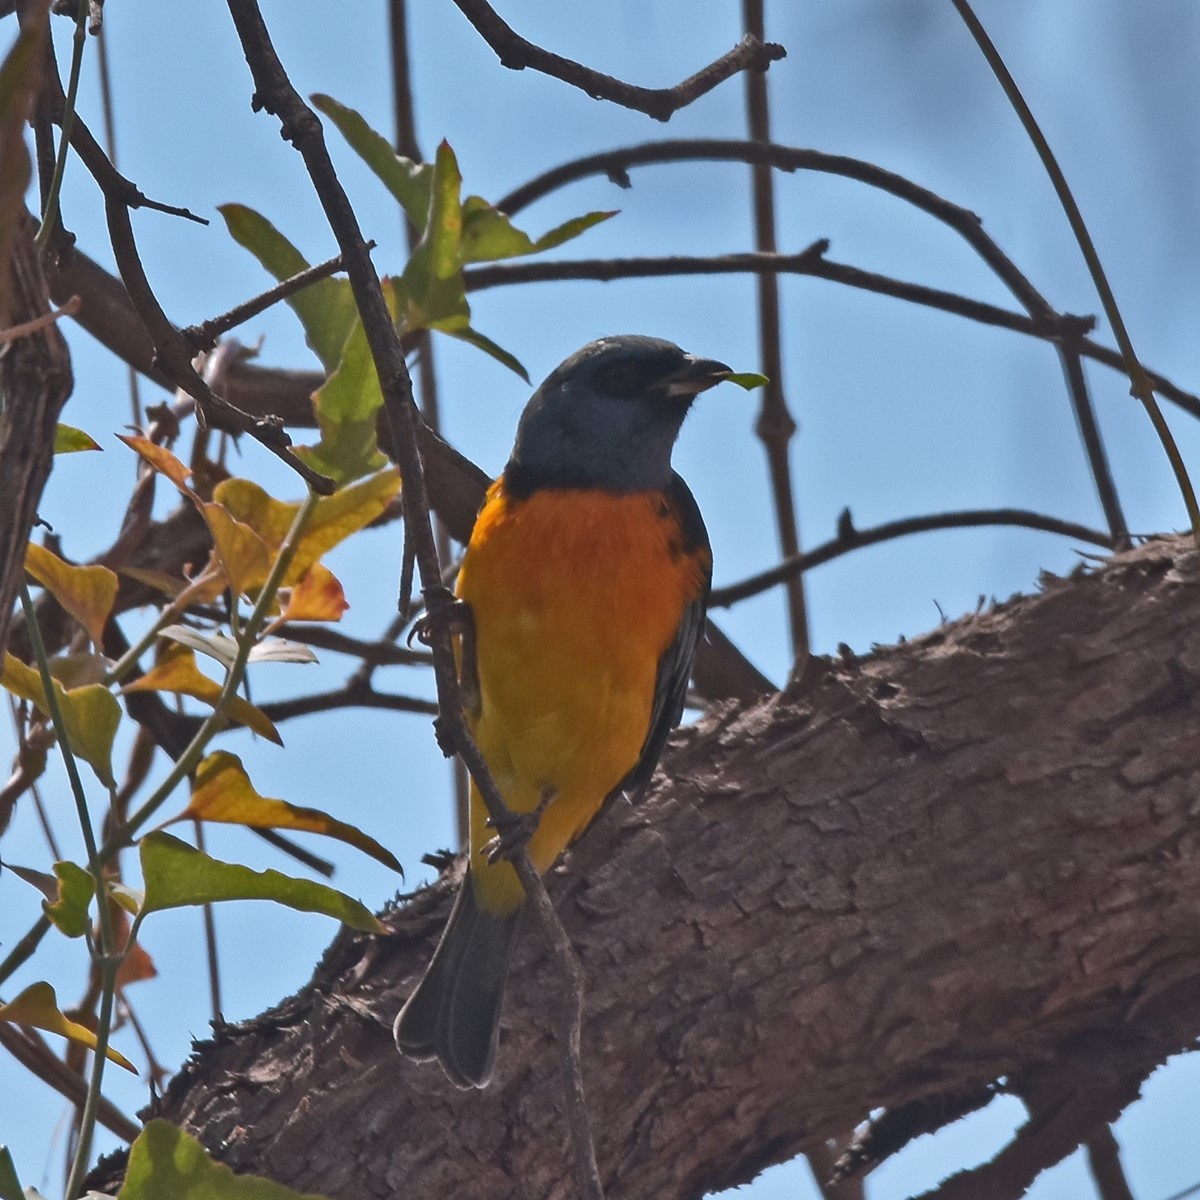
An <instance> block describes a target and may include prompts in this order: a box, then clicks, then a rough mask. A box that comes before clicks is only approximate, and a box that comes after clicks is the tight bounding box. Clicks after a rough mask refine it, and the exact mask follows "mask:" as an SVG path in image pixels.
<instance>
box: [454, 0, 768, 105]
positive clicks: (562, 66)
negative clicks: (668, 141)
mask: <svg viewBox="0 0 1200 1200" xmlns="http://www.w3.org/2000/svg"><path fill="white" fill-rule="evenodd" d="M454 3H455V4H456V5H457V6H458V8H459V10H460V11H461V12H462V14H463V15H464V16H465V17H466V18H467V20H468V21H470V22H471V24H472V25H473V26H474V27H475V29H476V31H477V32H478V33H479V35H480V36H481V37H482V38H483V40H484V41H485V42H487V44H488V45H489V46H491V48H492V49H493V50H494V51H495V52H496V56H497V57H498V58H499V59H500V62H501V63H502V64H503V65H504V66H506V67H508V68H509V69H510V70H513V71H523V70H524V69H525V68H526V67H532V68H533V69H534V70H535V71H541V72H542V73H543V74H545V75H551V76H553V77H554V78H555V79H561V80H562V81H563V83H568V84H570V85H571V86H572V87H577V88H579V89H580V90H581V91H584V92H587V94H588V95H589V96H591V97H592V99H593V100H609V101H611V102H612V103H613V104H619V105H620V106H621V107H622V108H632V109H634V110H635V111H637V112H642V113H645V114H646V115H647V116H648V117H653V118H654V119H655V120H656V121H668V120H670V119H671V117H672V115H673V114H674V113H675V112H677V111H678V110H679V109H681V108H684V107H686V106H687V105H689V104H691V103H692V102H693V101H695V100H697V99H699V98H700V97H701V96H703V95H704V94H705V93H706V92H710V91H712V89H713V88H715V87H716V86H717V85H718V84H721V83H724V82H725V80H726V79H729V78H731V77H732V76H734V75H736V74H738V72H740V71H765V70H767V68H768V67H770V65H771V64H772V63H773V62H778V61H779V59H781V58H784V57H786V56H787V51H786V50H785V49H784V48H783V47H782V46H778V45H775V44H774V43H771V42H768V43H765V44H764V43H763V42H761V41H759V39H758V38H756V37H754V36H753V35H752V34H747V35H746V36H745V37H744V38H742V40H741V41H740V42H738V44H737V45H736V46H734V48H733V49H732V50H730V51H729V53H728V54H725V55H723V56H722V57H721V58H718V59H717V60H716V61H715V62H712V63H709V65H708V66H706V67H703V68H702V69H701V70H699V71H697V72H696V74H695V75H692V76H690V77H689V78H687V79H685V80H684V81H683V82H682V83H677V84H676V85H675V86H674V87H669V88H645V87H638V86H637V85H636V84H631V83H624V82H623V81H622V80H620V79H614V78H613V77H612V76H611V75H605V74H603V73H602V72H600V71H594V70H592V68H591V67H585V66H583V65H582V64H581V63H577V62H573V61H572V60H571V59H569V58H563V57H562V56H561V55H559V54H554V53H552V52H551V51H549V50H544V49H543V48H542V47H541V46H537V45H534V43H533V42H529V41H526V39H525V38H523V37H521V35H520V34H519V33H516V32H515V31H514V30H513V29H512V27H511V26H509V25H508V24H506V23H505V22H504V21H503V20H502V19H501V18H500V16H499V15H498V14H497V13H496V11H495V10H494V9H493V8H492V7H491V5H490V4H487V3H485V0H454Z"/></svg>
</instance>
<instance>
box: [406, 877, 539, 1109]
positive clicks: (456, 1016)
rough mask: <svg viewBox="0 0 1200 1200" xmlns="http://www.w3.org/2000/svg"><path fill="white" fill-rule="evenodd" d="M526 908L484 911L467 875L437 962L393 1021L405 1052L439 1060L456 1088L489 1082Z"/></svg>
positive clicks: (429, 968)
mask: <svg viewBox="0 0 1200 1200" xmlns="http://www.w3.org/2000/svg"><path fill="white" fill-rule="evenodd" d="M522 911H523V908H517V909H516V910H514V911H513V912H511V913H506V914H501V915H496V914H493V913H489V912H485V911H484V910H483V909H482V908H480V907H479V904H478V901H477V900H476V898H475V888H474V886H473V884H472V880H471V876H470V873H468V874H467V877H466V879H464V880H463V883H462V887H460V888H459V891H458V897H457V899H456V900H455V901H454V908H453V910H452V911H451V913H450V919H449V921H447V922H446V931H445V932H444V933H443V934H442V940H441V941H440V942H438V947H437V949H436V950H435V951H434V954H433V961H432V962H431V963H430V964H429V967H428V969H427V970H426V972H425V975H424V977H423V978H422V979H421V982H420V983H419V984H417V990H416V991H415V992H413V994H412V995H411V996H410V997H409V998H408V1003H407V1004H405V1006H404V1007H403V1008H402V1009H401V1010H400V1015H399V1016H398V1017H397V1018H396V1024H395V1029H394V1033H395V1036H396V1045H397V1047H399V1049H400V1052H401V1053H402V1054H407V1055H408V1056H409V1057H410V1058H416V1059H429V1058H436V1059H437V1060H438V1061H439V1062H440V1063H441V1064H442V1067H443V1068H444V1070H445V1072H446V1074H447V1075H448V1076H449V1077H450V1080H451V1082H452V1083H454V1084H456V1085H457V1086H458V1087H461V1088H469V1087H483V1086H484V1085H485V1084H486V1083H487V1082H488V1080H489V1079H490V1078H491V1077H492V1067H493V1065H494V1064H495V1061H496V1043H497V1041H498V1039H499V1035H500V1006H501V1004H502V1003H503V1001H504V981H505V978H506V977H507V975H508V962H509V958H510V957H511V955H512V948H513V943H514V941H515V940H516V936H517V930H518V929H519V928H520V925H521V914H522Z"/></svg>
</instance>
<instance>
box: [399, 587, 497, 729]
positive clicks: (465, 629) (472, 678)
mask: <svg viewBox="0 0 1200 1200" xmlns="http://www.w3.org/2000/svg"><path fill="white" fill-rule="evenodd" d="M440 634H450V635H451V636H453V637H457V638H458V689H459V695H460V697H461V699H462V706H463V712H464V713H465V714H466V715H467V717H468V718H469V719H474V718H476V717H478V716H479V710H480V707H481V706H482V700H481V697H480V691H479V660H478V657H477V656H476V652H475V615H474V613H472V612H471V606H470V605H469V604H468V603H467V602H466V601H465V600H454V601H451V602H450V603H448V604H443V605H441V606H440V607H438V608H437V609H432V610H430V611H429V612H427V613H426V614H425V615H424V616H422V617H420V618H419V619H418V620H416V621H414V622H413V628H412V633H411V634H410V635H409V643H410V644H411V642H412V639H413V638H414V637H415V638H416V639H417V641H419V642H420V643H421V645H422V646H431V645H433V643H434V641H436V640H437V638H438V636H439V635H440Z"/></svg>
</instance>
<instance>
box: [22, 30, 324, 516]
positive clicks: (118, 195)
mask: <svg viewBox="0 0 1200 1200" xmlns="http://www.w3.org/2000/svg"><path fill="white" fill-rule="evenodd" d="M21 19H22V22H23V23H24V22H25V21H27V20H29V19H31V18H30V17H29V16H28V14H26V13H22V17H21ZM43 19H45V20H48V19H49V18H48V17H46V18H43ZM45 56H46V69H45V71H44V72H43V77H44V82H43V92H42V99H43V101H44V104H43V108H44V110H45V111H46V112H47V113H48V115H49V119H50V120H51V121H52V122H54V123H55V124H57V125H59V126H60V128H62V127H63V124H64V120H65V117H66V113H67V111H68V107H67V102H66V95H65V93H64V92H63V87H62V81H61V79H60V78H59V74H58V65H57V63H56V62H55V60H54V47H53V43H52V42H51V39H50V38H49V37H46V39H45ZM67 132H68V136H69V140H70V144H71V148H72V149H73V150H74V151H75V153H76V154H78V155H79V158H80V161H81V162H82V163H83V165H84V166H85V167H86V168H87V170H88V172H89V173H90V174H91V176H92V178H93V179H94V180H95V181H96V184H97V185H98V186H99V188H100V190H101V192H102V193H103V195H104V212H105V217H106V220H107V223H108V233H109V239H110V241H111V243H112V248H113V254H114V256H115V258H116V260H117V269H118V270H119V272H120V274H121V279H122V281H123V282H124V284H125V288H126V291H127V292H128V293H129V298H130V300H131V301H132V303H133V306H134V308H135V309H136V310H137V313H138V316H139V317H140V319H141V321H142V323H143V325H144V326H145V328H146V331H147V332H148V333H149V335H150V338H151V340H152V341H153V343H154V365H155V366H156V367H157V368H158V370H159V371H161V372H162V373H163V374H164V375H165V376H166V377H167V378H168V379H169V380H170V381H171V383H172V384H173V385H174V386H176V387H179V388H181V389H182V390H184V391H185V392H187V393H188V394H189V395H190V396H192V397H193V398H194V399H195V400H196V402H197V404H198V405H199V409H200V412H201V413H202V414H203V413H207V414H209V415H211V416H213V417H217V418H219V419H220V420H221V422H222V423H223V424H225V425H227V426H228V427H229V428H232V429H235V430H238V431H240V432H243V433H248V434H249V435H250V436H251V437H252V438H254V439H255V440H256V441H258V442H261V443H262V445H263V446H265V447H266V448H267V449H268V450H270V451H271V453H272V454H274V455H276V456H277V457H278V458H280V459H282V460H283V461H284V462H285V463H287V465H288V466H289V467H291V468H292V470H294V471H296V473H297V474H299V475H300V477H301V478H302V479H303V480H304V481H305V483H307V484H308V485H309V487H311V488H312V489H313V491H315V492H318V493H320V494H322V495H328V494H329V493H331V492H332V491H333V486H334V485H333V481H332V480H331V479H328V478H326V476H324V475H321V474H319V473H318V472H316V471H314V470H312V468H310V467H309V466H307V465H306V464H305V463H303V462H301V460H300V459H298V458H297V457H296V456H295V455H294V454H293V453H292V452H291V450H290V448H289V447H290V446H291V438H290V437H289V436H288V434H287V433H286V432H285V430H284V428H283V423H282V421H280V420H278V419H276V418H272V417H254V416H251V415H250V414H249V413H246V412H243V411H242V410H241V409H239V408H237V407H236V406H235V405H232V404H230V403H229V402H228V401H227V400H225V399H224V398H223V397H221V396H219V395H217V394H216V393H215V392H214V391H213V390H212V388H211V387H209V385H208V384H207V383H206V382H205V381H204V380H203V379H202V378H201V377H200V375H199V374H198V373H197V372H196V370H195V368H194V367H193V365H192V353H191V349H190V347H189V346H188V343H187V342H186V340H185V339H184V338H183V336H182V335H181V333H180V332H179V330H178V329H176V328H175V326H174V325H172V324H171V322H170V321H169V320H168V318H167V315H166V313H164V312H163V310H162V307H161V305H160V304H159V303H158V298H157V297H156V296H155V295H154V291H153V289H152V288H151V287H150V281H149V280H148V279H147V277H146V271H145V268H144V267H143V265H142V261H141V257H140V255H139V254H138V249H137V242H136V240H135V239H134V235H133V223H132V221H131V220H130V216H129V213H130V210H131V209H133V208H152V209H156V210H158V211H160V212H165V213H169V214H171V215H173V216H178V217H184V218H186V219H188V220H192V221H197V222H200V223H202V224H207V223H208V222H207V221H205V220H204V218H202V217H198V216H196V214H195V213H192V212H189V211H188V210H187V209H185V208H177V207H174V206H172V205H167V204H161V203H159V202H157V201H153V200H149V199H148V198H147V197H146V196H144V195H143V194H142V193H141V191H140V190H139V189H138V188H137V186H136V185H135V184H134V183H133V182H132V181H131V180H129V179H126V178H125V176H124V175H122V174H121V173H120V172H119V171H118V170H117V169H116V167H114V166H113V164H112V162H111V160H110V159H109V157H108V155H106V154H105V153H104V150H103V149H102V148H101V146H100V144H99V142H97V141H96V139H95V138H94V137H93V136H92V133H91V131H90V130H89V129H88V128H87V126H86V125H85V124H84V123H83V121H82V120H81V119H80V118H79V117H78V115H77V114H76V115H75V116H74V119H73V120H72V121H70V122H69V125H68V126H67ZM60 232H61V231H60Z"/></svg>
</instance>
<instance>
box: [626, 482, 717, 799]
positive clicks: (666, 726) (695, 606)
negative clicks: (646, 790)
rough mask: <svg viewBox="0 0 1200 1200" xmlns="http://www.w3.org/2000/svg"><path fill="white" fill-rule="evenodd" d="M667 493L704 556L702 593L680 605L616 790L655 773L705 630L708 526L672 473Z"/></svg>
mask: <svg viewBox="0 0 1200 1200" xmlns="http://www.w3.org/2000/svg"><path fill="white" fill-rule="evenodd" d="M667 494H668V496H669V497H670V499H671V503H672V504H673V505H674V507H675V508H676V510H677V511H678V513H679V517H680V522H681V524H682V526H683V539H684V540H683V550H684V553H685V554H694V553H696V552H697V551H700V552H701V553H702V555H703V559H704V584H703V586H702V587H701V589H700V594H699V595H698V596H697V597H696V599H695V600H693V601H692V602H691V604H689V605H688V606H687V608H686V609H684V611H683V615H682V617H681V618H680V621H679V628H678V629H677V630H676V631H675V638H674V640H673V641H672V642H671V644H670V645H669V646H668V647H667V650H666V653H665V654H664V655H663V656H662V658H661V659H659V662H658V675H657V677H656V679H655V682H654V704H653V706H652V708H651V710H650V727H649V729H648V730H647V731H646V740H645V741H644V742H643V743H642V750H641V754H640V755H639V756H638V761H637V763H636V765H635V766H634V768H633V770H632V771H630V772H629V774H628V775H627V776H626V777H625V778H624V779H623V780H622V781H621V783H620V784H619V785H618V786H617V788H615V789H614V794H616V793H617V792H623V791H637V790H638V789H639V788H641V787H644V786H645V785H646V784H647V783H648V782H649V781H650V777H651V776H652V775H653V774H654V768H655V767H656V766H657V765H658V759H659V755H661V754H662V751H663V746H665V745H666V741H667V736H668V735H669V734H670V732H671V730H672V729H674V728H675V726H676V725H678V724H679V718H680V717H681V716H683V704H684V700H685V698H686V697H687V686H688V680H689V679H690V678H691V674H692V659H693V658H694V657H695V654H696V647H697V645H698V644H699V642H700V638H701V636H702V635H703V633H704V615H705V612H706V610H707V608H708V593H709V589H710V587H711V584H712V554H711V552H710V549H709V542H708V530H706V529H705V528H704V519H703V518H702V517H701V515H700V508H699V506H698V505H697V504H696V499H695V497H694V496H693V495H692V493H691V490H690V489H689V488H688V485H687V484H686V483H684V482H683V480H682V479H681V478H680V477H679V476H678V475H676V474H674V473H672V476H671V484H670V487H669V488H668V489H667Z"/></svg>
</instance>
